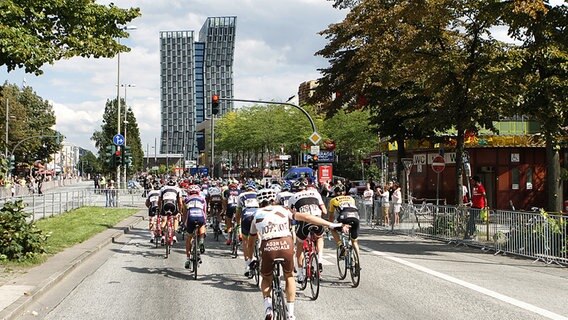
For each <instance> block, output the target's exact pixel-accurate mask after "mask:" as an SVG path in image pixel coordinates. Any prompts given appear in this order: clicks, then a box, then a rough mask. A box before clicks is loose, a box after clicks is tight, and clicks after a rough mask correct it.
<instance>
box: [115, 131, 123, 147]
mask: <svg viewBox="0 0 568 320" xmlns="http://www.w3.org/2000/svg"><path fill="white" fill-rule="evenodd" d="M112 142H113V143H114V144H115V145H117V146H121V145H123V144H124V136H123V135H121V134H120V133H118V134H115V135H114V137H112Z"/></svg>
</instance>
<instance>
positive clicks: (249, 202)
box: [236, 181, 258, 277]
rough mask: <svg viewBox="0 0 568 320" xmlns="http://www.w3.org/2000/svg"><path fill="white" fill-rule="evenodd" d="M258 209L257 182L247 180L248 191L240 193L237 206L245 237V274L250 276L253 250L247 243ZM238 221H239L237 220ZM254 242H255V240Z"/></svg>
mask: <svg viewBox="0 0 568 320" xmlns="http://www.w3.org/2000/svg"><path fill="white" fill-rule="evenodd" d="M257 209H258V200H257V199H256V184H255V182H254V181H249V182H247V185H246V191H245V192H243V193H241V194H240V195H239V202H238V206H237V217H236V219H237V221H240V223H241V234H242V239H243V256H244V259H245V276H246V277H249V276H250V268H249V265H250V262H251V261H252V255H253V250H249V249H248V248H249V246H248V245H247V243H248V241H249V239H248V238H249V234H250V227H251V224H252V221H253V217H254V213H255V212H256V210H257ZM237 223H238V222H237ZM253 243H254V242H253Z"/></svg>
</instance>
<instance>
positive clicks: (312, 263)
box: [300, 231, 320, 300]
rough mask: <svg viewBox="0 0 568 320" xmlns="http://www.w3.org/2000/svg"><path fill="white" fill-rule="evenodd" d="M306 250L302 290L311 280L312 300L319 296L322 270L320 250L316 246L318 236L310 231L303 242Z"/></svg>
mask: <svg viewBox="0 0 568 320" xmlns="http://www.w3.org/2000/svg"><path fill="white" fill-rule="evenodd" d="M303 251H304V265H303V266H302V268H303V269H304V275H305V278H304V281H303V282H302V283H301V284H300V285H301V290H304V289H305V288H306V287H307V285H308V281H310V289H311V291H312V297H311V299H312V300H316V299H317V298H318V296H319V286H320V271H319V261H318V252H317V246H316V238H315V237H314V235H313V234H312V232H311V231H310V233H309V234H308V236H307V237H306V239H305V240H304V242H303Z"/></svg>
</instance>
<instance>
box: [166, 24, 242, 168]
mask: <svg viewBox="0 0 568 320" xmlns="http://www.w3.org/2000/svg"><path fill="white" fill-rule="evenodd" d="M236 19H237V18H236V17H234V16H231V17H209V18H207V20H206V21H205V23H204V24H203V26H202V27H201V30H200V31H199V39H198V41H196V39H195V36H194V31H191V30H187V31H162V32H160V76H161V110H162V112H161V114H162V122H161V142H160V153H164V154H182V155H183V157H184V159H186V160H194V159H197V157H198V155H199V152H200V151H203V150H204V148H205V141H204V138H205V137H204V134H203V133H200V132H198V131H197V130H196V127H197V125H198V124H199V123H201V122H203V121H205V120H206V119H207V118H208V117H211V106H210V100H211V99H210V97H211V96H212V95H213V94H218V95H219V96H220V97H221V98H233V60H234V49H235V31H236ZM232 109H233V103H232V102H221V110H220V114H219V115H217V116H222V115H223V114H224V113H226V112H228V111H231V110H232Z"/></svg>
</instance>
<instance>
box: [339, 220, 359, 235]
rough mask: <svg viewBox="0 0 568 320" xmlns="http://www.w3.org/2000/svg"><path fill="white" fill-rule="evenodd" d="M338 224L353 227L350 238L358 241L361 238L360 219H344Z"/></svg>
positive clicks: (350, 229) (350, 230)
mask: <svg viewBox="0 0 568 320" xmlns="http://www.w3.org/2000/svg"><path fill="white" fill-rule="evenodd" d="M337 222H339V223H343V224H348V225H350V226H351V228H349V236H350V237H351V239H357V238H358V237H359V219H358V218H343V219H337Z"/></svg>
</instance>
